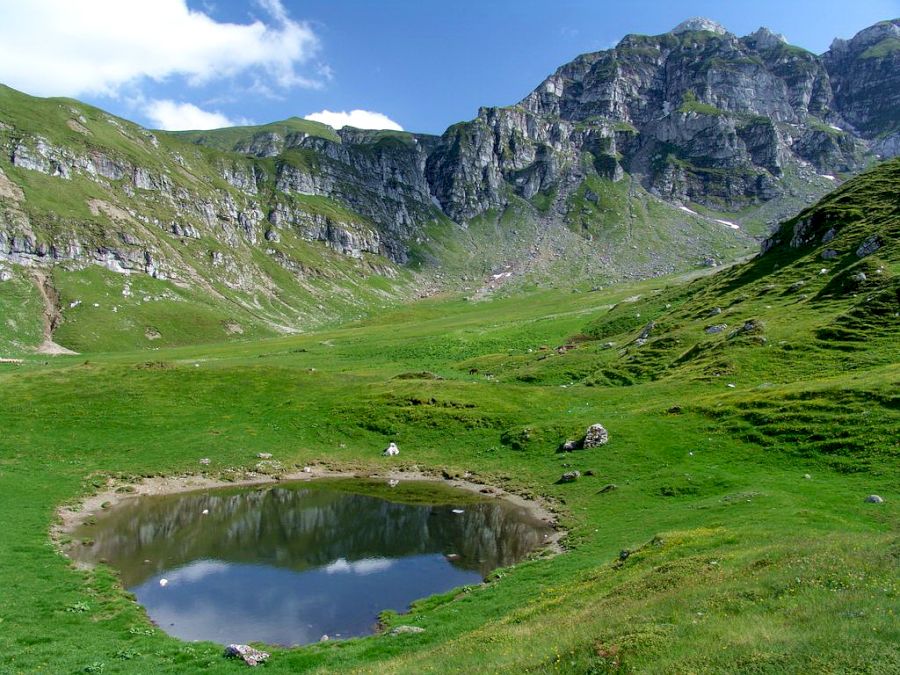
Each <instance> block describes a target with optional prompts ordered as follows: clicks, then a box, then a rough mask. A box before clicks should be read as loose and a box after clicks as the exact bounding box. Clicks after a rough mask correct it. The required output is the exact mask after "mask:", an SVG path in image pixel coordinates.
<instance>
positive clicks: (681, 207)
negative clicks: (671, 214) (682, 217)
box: [678, 206, 699, 216]
mask: <svg viewBox="0 0 900 675" xmlns="http://www.w3.org/2000/svg"><path fill="white" fill-rule="evenodd" d="M678 208H679V209H681V210H682V211H684V212H685V213H692V214H694V215H695V216H696V215H699V214H698V213H697V212H696V211H692V210H691V209H689V208H688V207H686V206H679V207H678Z"/></svg>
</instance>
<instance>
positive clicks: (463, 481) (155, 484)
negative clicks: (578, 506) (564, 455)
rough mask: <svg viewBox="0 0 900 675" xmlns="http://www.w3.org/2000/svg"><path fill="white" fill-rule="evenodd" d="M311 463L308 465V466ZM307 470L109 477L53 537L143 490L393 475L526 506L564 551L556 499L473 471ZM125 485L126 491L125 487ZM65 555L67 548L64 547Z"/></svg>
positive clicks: (553, 549)
mask: <svg viewBox="0 0 900 675" xmlns="http://www.w3.org/2000/svg"><path fill="white" fill-rule="evenodd" d="M306 469H308V470H306ZM306 469H304V471H300V472H296V473H288V474H283V475H280V476H277V477H273V476H266V475H262V474H259V473H254V472H247V473H246V474H245V478H244V479H242V480H236V481H226V480H222V479H220V478H216V477H213V476H204V475H184V476H156V477H153V478H144V479H143V480H141V481H140V482H137V483H126V482H117V481H113V480H110V482H109V484H108V485H107V487H106V488H105V489H104V490H103V491H102V492H99V493H97V494H94V495H91V496H90V497H87V498H86V499H84V500H83V501H81V502H80V503H79V504H77V505H75V506H62V507H60V508H59V509H58V510H57V515H58V517H59V520H58V523H57V524H56V525H55V526H54V527H53V528H52V530H51V537H52V539H53V541H54V542H56V543H57V545H59V542H60V541H61V539H62V538H63V537H67V536H69V535H71V534H73V533H74V531H75V530H76V529H77V528H78V527H79V526H80V525H82V524H84V523H85V521H87V520H88V519H90V518H91V517H94V516H96V515H97V514H99V513H100V512H101V511H103V510H105V509H104V505H105V508H107V509H108V508H110V506H111V505H115V504H117V503H119V502H122V501H125V500H129V499H134V498H136V497H141V496H145V495H165V494H177V493H181V492H196V491H198V490H210V489H214V488H222V487H235V486H252V485H268V484H275V483H282V482H292V481H293V482H296V481H310V480H317V479H321V478H370V479H372V478H375V479H381V480H384V481H385V482H392V481H431V482H440V483H443V484H445V485H448V486H450V487H454V488H457V489H460V490H466V491H469V492H475V493H478V494H480V495H482V496H484V497H491V498H495V499H504V500H506V501H508V502H510V503H512V504H515V505H516V506H518V507H520V508H523V509H525V510H527V511H528V513H529V515H531V516H532V517H534V518H537V519H539V520H542V521H543V522H545V523H547V524H548V525H550V526H551V527H552V528H553V530H554V531H553V534H551V535H550V537H549V538H548V539H547V541H546V543H545V545H544V549H543V550H544V551H547V552H549V553H551V554H553V555H556V554H558V553H562V552H563V547H562V545H561V544H560V541H561V540H562V538H563V537H564V536H565V535H566V531H565V530H561V529H559V527H558V522H557V518H556V514H555V513H554V511H553V509H552V505H551V504H549V503H548V502H545V501H544V500H540V499H530V498H526V497H523V496H521V495H517V494H514V493H511V492H508V491H506V490H504V489H503V488H500V487H496V486H491V485H487V484H485V483H477V482H475V481H474V477H471V479H470V478H444V477H441V476H440V475H438V473H437V472H434V473H432V472H425V471H422V470H419V469H415V470H410V471H401V470H398V469H389V470H386V471H371V470H369V471H367V470H364V469H360V470H340V471H337V470H333V469H329V468H326V467H321V466H310V467H306ZM123 488H126V489H127V490H128V492H122V491H121V490H122V489H123ZM62 553H63V555H65V552H64V551H63V552H62Z"/></svg>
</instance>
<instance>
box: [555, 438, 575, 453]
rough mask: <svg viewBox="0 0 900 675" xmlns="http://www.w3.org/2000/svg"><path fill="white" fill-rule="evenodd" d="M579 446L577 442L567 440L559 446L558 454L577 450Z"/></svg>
mask: <svg viewBox="0 0 900 675" xmlns="http://www.w3.org/2000/svg"><path fill="white" fill-rule="evenodd" d="M579 445H580V444H579V443H578V441H572V440H568V441H566V442H565V443H563V444H562V445H561V446H559V451H560V452H572V451H574V450H577V449H578V446H579Z"/></svg>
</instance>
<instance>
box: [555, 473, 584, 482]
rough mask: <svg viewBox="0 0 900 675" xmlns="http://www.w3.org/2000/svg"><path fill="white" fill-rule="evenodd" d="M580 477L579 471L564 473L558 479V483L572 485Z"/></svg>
mask: <svg viewBox="0 0 900 675" xmlns="http://www.w3.org/2000/svg"><path fill="white" fill-rule="evenodd" d="M580 477H581V472H580V471H566V473H564V474H563V475H562V476H561V477H560V479H559V482H560V483H574V482H575V481H576V480H578V479H579V478H580Z"/></svg>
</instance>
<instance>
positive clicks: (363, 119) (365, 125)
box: [304, 110, 403, 131]
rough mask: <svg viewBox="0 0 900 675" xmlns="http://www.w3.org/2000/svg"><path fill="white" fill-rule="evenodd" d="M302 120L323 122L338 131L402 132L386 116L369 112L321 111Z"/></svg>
mask: <svg viewBox="0 0 900 675" xmlns="http://www.w3.org/2000/svg"><path fill="white" fill-rule="evenodd" d="M304 119H307V120H312V121H313V122H323V123H324V124H327V125H328V126H330V127H334V128H335V129H340V128H341V127H356V128H357V129H391V130H393V131H403V127H401V126H400V125H399V124H397V123H396V122H395V121H394V120H392V119H391V118H390V117H388V116H387V115H383V114H381V113H380V112H373V111H371V110H351V111H350V112H347V111H346V110H342V111H331V110H323V111H321V112H317V113H312V114H310V115H307V116H306V117H305V118H304Z"/></svg>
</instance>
